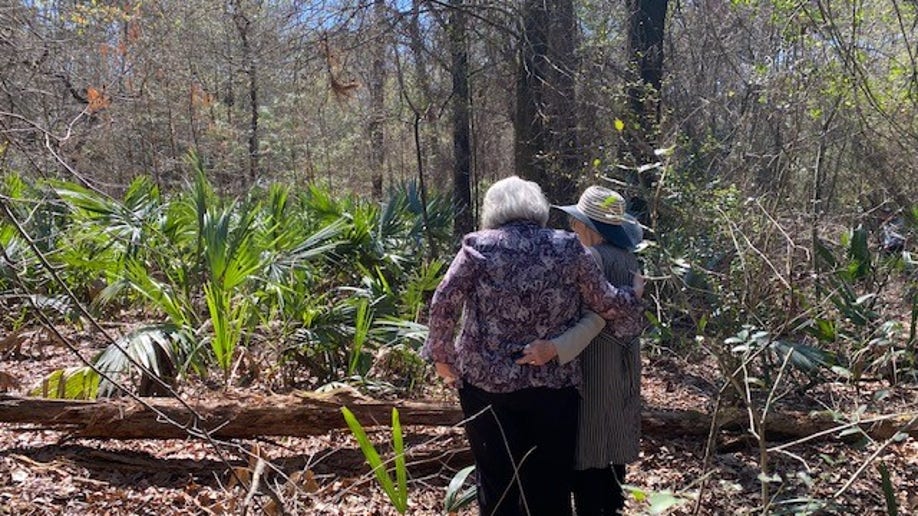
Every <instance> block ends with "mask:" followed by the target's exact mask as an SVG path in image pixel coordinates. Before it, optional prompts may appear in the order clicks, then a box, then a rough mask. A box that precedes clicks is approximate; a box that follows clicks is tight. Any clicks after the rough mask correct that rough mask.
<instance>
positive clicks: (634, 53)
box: [619, 0, 669, 223]
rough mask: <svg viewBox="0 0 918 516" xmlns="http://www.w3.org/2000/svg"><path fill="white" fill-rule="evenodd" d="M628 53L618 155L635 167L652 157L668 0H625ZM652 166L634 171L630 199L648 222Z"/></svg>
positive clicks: (657, 130)
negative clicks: (633, 191)
mask: <svg viewBox="0 0 918 516" xmlns="http://www.w3.org/2000/svg"><path fill="white" fill-rule="evenodd" d="M627 6H628V56H629V61H630V63H629V68H630V72H631V73H632V77H631V78H630V80H629V81H628V87H627V90H628V91H627V94H628V106H629V110H630V113H629V114H630V116H629V117H628V118H629V119H628V120H627V123H626V124H625V127H626V129H625V131H626V132H625V139H626V142H627V143H626V145H625V146H624V147H622V148H620V149H619V159H620V160H621V161H622V162H624V164H626V165H631V166H634V167H638V166H640V165H645V164H648V163H653V162H655V161H656V156H655V155H654V153H653V151H654V149H655V148H656V147H657V143H658V142H657V138H658V135H659V125H660V90H661V88H662V86H663V36H664V29H665V22H666V11H667V8H668V7H669V0H628V2H627ZM655 174H656V169H651V170H648V171H646V172H637V177H635V178H633V179H634V182H635V183H636V184H637V186H639V187H640V189H641V192H642V194H641V195H639V196H637V197H636V198H634V199H632V200H631V203H632V206H631V210H632V211H633V212H635V213H637V214H638V216H639V217H641V219H642V222H644V223H649V220H648V215H649V214H648V206H647V201H646V198H647V197H648V195H647V193H648V192H649V191H650V188H651V187H652V185H653V183H654V180H655Z"/></svg>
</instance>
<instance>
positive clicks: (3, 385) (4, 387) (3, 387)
mask: <svg viewBox="0 0 918 516" xmlns="http://www.w3.org/2000/svg"><path fill="white" fill-rule="evenodd" d="M17 387H19V380H17V379H16V377H15V376H13V375H11V374H9V373H7V372H4V371H0V392H9V391H10V389H15V388H17Z"/></svg>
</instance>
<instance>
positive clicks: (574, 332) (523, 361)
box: [516, 311, 606, 366]
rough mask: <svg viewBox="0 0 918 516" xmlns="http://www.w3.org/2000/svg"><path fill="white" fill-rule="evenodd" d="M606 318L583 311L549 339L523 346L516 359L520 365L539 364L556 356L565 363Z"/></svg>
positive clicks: (594, 333)
mask: <svg viewBox="0 0 918 516" xmlns="http://www.w3.org/2000/svg"><path fill="white" fill-rule="evenodd" d="M605 325H606V320H605V319H603V318H602V317H600V316H598V315H597V314H595V313H593V312H589V311H588V312H586V313H584V315H583V317H582V318H581V319H580V320H579V321H578V322H577V324H576V325H574V326H573V327H571V328H569V329H568V330H567V331H566V332H564V333H562V334H561V335H558V336H557V337H555V338H553V339H551V340H544V339H537V340H534V341H532V342H530V343H529V344H527V345H526V347H524V348H523V356H522V357H520V358H519V359H517V361H516V363H517V364H520V365H534V366H540V365H545V364H547V363H548V362H550V361H551V360H552V359H553V358H555V357H558V362H559V363H561V364H566V363H568V362H570V361H571V360H573V359H574V358H576V357H577V355H579V354H580V353H581V352H582V351H583V350H584V349H585V348H586V347H587V345H588V344H589V343H590V342H592V340H593V338H594V337H596V336H597V335H599V332H601V331H602V329H603V327H605Z"/></svg>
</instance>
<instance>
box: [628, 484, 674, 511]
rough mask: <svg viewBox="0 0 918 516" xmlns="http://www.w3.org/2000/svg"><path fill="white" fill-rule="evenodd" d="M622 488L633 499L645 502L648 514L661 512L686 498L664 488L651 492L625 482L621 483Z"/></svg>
mask: <svg viewBox="0 0 918 516" xmlns="http://www.w3.org/2000/svg"><path fill="white" fill-rule="evenodd" d="M622 490H624V491H625V493H626V494H630V495H631V498H633V499H634V501H636V502H638V503H641V504H647V512H649V513H650V514H663V513H665V512H666V511H668V510H670V509H672V508H673V507H678V506H679V505H682V504H683V503H685V502H686V501H687V498H685V497H682V496H679V495H678V494H674V493H672V492H671V491H666V490H664V491H657V492H653V491H647V490H645V489H641V488H639V487H637V486H632V485H627V484H626V485H622Z"/></svg>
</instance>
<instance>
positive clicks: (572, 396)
mask: <svg viewBox="0 0 918 516" xmlns="http://www.w3.org/2000/svg"><path fill="white" fill-rule="evenodd" d="M459 401H460V402H461V404H462V410H463V412H464V413H465V415H466V417H467V418H468V417H473V416H475V414H479V413H480V414H479V415H478V416H477V417H474V418H473V419H472V420H470V421H469V422H468V423H466V426H465V430H466V435H467V436H468V439H469V444H470V445H471V447H472V454H473V455H474V456H475V471H476V474H477V479H478V505H479V508H480V510H481V515H482V516H492V515H493V516H517V515H525V514H530V515H532V516H540V515H544V516H569V515H571V477H572V473H573V467H574V446H575V439H576V432H577V404H578V402H579V398H578V394H577V391H576V389H574V388H573V387H568V388H564V389H549V388H532V389H523V390H519V391H514V392H510V393H503V394H494V393H489V392H487V391H484V390H482V389H479V388H477V387H474V386H471V385H466V386H465V387H463V388H461V389H460V390H459ZM488 407H490V409H487V408H488ZM485 409H487V410H485ZM498 422H499V424H498ZM508 449H509V454H508ZM514 464H516V465H517V466H518V468H519V479H518V480H517V479H514ZM520 485H522V491H521V490H520Z"/></svg>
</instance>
